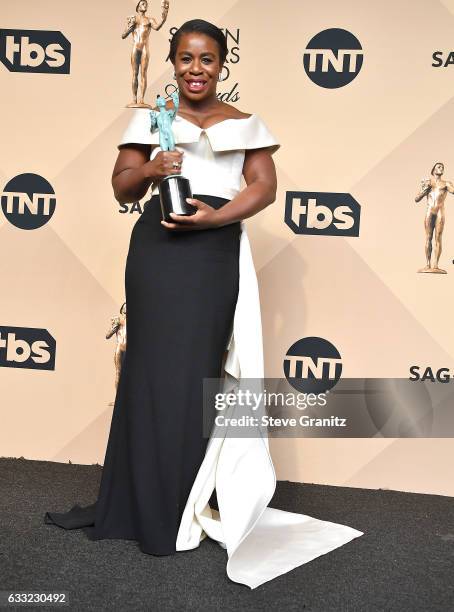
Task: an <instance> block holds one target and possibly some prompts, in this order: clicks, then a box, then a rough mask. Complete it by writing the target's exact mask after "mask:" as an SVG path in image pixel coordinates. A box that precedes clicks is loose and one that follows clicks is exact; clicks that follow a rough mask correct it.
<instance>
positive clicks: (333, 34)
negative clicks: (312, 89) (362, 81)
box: [303, 28, 363, 89]
mask: <svg viewBox="0 0 454 612" xmlns="http://www.w3.org/2000/svg"><path fill="white" fill-rule="evenodd" d="M303 64H304V69H305V71H306V74H307V76H308V77H309V78H310V79H311V81H312V82H313V83H315V84H316V85H319V86H320V87H325V88H327V89H336V88H337V87H344V85H348V84H349V83H351V81H353V79H354V78H355V77H356V76H357V75H358V73H359V71H360V70H361V66H362V65H363V50H362V47H361V45H360V42H359V40H358V39H357V38H356V37H355V36H353V34H351V33H350V32H348V31H347V30H343V29H341V28H329V29H328V30H323V32H319V33H318V34H316V35H315V36H314V37H313V38H312V39H311V40H310V41H309V43H308V45H307V47H306V50H305V52H304V56H303Z"/></svg>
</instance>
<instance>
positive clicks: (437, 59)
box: [432, 51, 454, 68]
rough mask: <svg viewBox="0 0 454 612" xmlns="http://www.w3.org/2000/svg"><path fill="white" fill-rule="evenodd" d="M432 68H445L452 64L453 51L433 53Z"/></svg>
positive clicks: (453, 59)
mask: <svg viewBox="0 0 454 612" xmlns="http://www.w3.org/2000/svg"><path fill="white" fill-rule="evenodd" d="M432 60H433V61H432V67H433V68H447V67H448V66H452V65H453V64H454V51H447V52H444V51H434V52H433V53H432Z"/></svg>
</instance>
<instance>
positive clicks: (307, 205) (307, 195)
mask: <svg viewBox="0 0 454 612" xmlns="http://www.w3.org/2000/svg"><path fill="white" fill-rule="evenodd" d="M360 214H361V207H360V205H359V204H358V202H357V201H356V200H355V199H354V198H353V197H352V196H351V195H350V194H349V193H323V192H313V191H287V193H286V197H285V223H286V224H287V225H288V226H289V228H290V229H291V230H292V231H293V232H294V233H295V234H313V235H317V236H318V235H320V236H359V221H360Z"/></svg>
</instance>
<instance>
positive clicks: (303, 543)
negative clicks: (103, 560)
mask: <svg viewBox="0 0 454 612" xmlns="http://www.w3.org/2000/svg"><path fill="white" fill-rule="evenodd" d="M226 55H227V45H226V39H225V37H224V35H223V33H222V32H221V30H219V29H218V28H217V27H216V26H214V25H212V24H210V23H208V22H206V21H203V20H199V19H197V20H192V21H189V22H186V23H185V24H183V25H182V26H181V27H180V28H179V30H178V31H177V32H176V33H175V34H174V36H173V38H172V41H171V46H170V54H169V57H170V59H171V61H172V63H173V65H174V67H175V78H176V81H177V85H178V88H179V97H180V105H179V108H178V112H177V115H176V117H175V119H174V122H173V124H172V127H173V132H174V135H175V141H176V144H177V151H172V152H170V151H168V152H164V151H161V150H160V148H159V146H158V145H159V133H158V132H156V131H155V132H154V133H153V132H151V131H150V116H149V112H147V111H146V110H143V109H137V110H135V111H134V116H133V118H132V119H131V121H130V123H129V125H128V127H127V129H126V132H125V134H124V135H123V138H122V141H121V143H120V145H119V147H120V153H119V155H118V159H117V162H116V164H115V168H114V172H113V179H112V183H113V188H114V192H115V197H116V198H117V200H118V201H119V202H133V201H136V200H139V199H141V198H143V196H144V195H145V194H146V193H147V190H148V189H149V187H150V185H152V197H151V200H150V201H149V203H147V204H146V206H145V209H144V212H143V214H142V215H141V217H140V218H139V219H138V221H137V222H136V224H135V226H134V228H133V231H132V235H131V242H130V248H129V252H128V258H127V263H126V276H125V285H126V301H127V308H128V323H127V325H128V332H127V333H128V343H127V349H126V356H125V360H124V364H123V367H122V371H121V375H120V381H119V387H118V391H117V396H116V400H115V406H114V413H113V417H112V426H111V431H110V435H109V442H108V446H107V451H106V457H105V461H104V468H103V474H102V481H101V486H100V492H99V495H98V500H97V502H96V503H95V504H93V505H92V506H88V507H86V508H80V506H78V505H76V506H74V507H73V508H72V509H71V510H70V511H69V512H67V513H65V514H57V513H47V514H46V517H45V522H47V523H55V524H57V525H60V526H62V527H65V528H74V527H84V531H85V532H86V533H87V535H88V536H89V537H90V538H91V539H101V538H125V539H134V540H137V541H138V543H139V546H140V548H141V550H142V551H143V552H146V553H149V554H153V555H168V554H172V553H174V552H176V551H180V550H188V549H192V548H195V547H197V546H198V545H199V544H200V542H201V540H202V539H203V538H204V537H206V536H209V537H210V538H213V539H214V540H216V541H218V542H219V544H220V545H221V546H223V547H224V548H226V549H227V553H228V563H227V573H228V576H229V577H230V578H231V579H232V580H234V581H236V582H240V583H243V584H246V585H248V586H250V587H251V588H254V587H256V586H258V585H260V584H262V583H263V582H266V581H267V580H270V579H271V578H274V577H276V576H278V575H280V574H282V573H284V572H286V571H289V570H290V569H292V568H294V567H296V566H298V565H300V564H301V563H304V562H306V561H309V560H310V559H313V558H314V557H317V556H319V555H320V554H324V553H326V552H328V551H329V550H332V549H333V548H336V547H337V546H341V545H342V544H345V543H346V542H348V541H350V540H351V539H353V538H355V537H357V536H359V535H361V532H359V531H357V530H355V529H352V528H350V527H346V526H344V525H336V524H334V523H328V522H324V521H319V520H317V519H313V518H312V517H308V516H305V515H301V514H295V513H290V512H283V511H281V510H276V509H273V508H268V507H267V504H268V503H269V501H270V500H271V497H272V496H273V493H274V490H275V485H276V477H275V473H274V468H273V463H272V460H271V457H270V455H269V451H268V441H267V439H266V438H264V437H262V436H261V435H260V434H259V433H257V434H254V435H251V436H250V437H249V438H238V437H235V436H226V435H225V434H224V435H218V433H217V431H216V429H213V430H212V431H211V437H210V439H209V441H208V440H207V439H206V438H203V436H202V429H203V415H202V405H203V393H202V383H203V380H204V379H206V378H218V377H220V378H222V379H223V390H224V391H227V390H231V389H238V388H239V386H240V385H241V383H242V379H248V381H249V380H250V379H253V380H254V381H260V380H261V379H263V355H262V335H261V323H260V304H259V293H258V286H257V278H256V274H255V270H254V266H253V261H252V256H251V251H250V248H249V241H248V238H247V233H246V228H245V224H244V223H243V220H244V219H246V218H248V217H251V216H253V215H254V214H256V213H257V212H259V211H260V210H262V209H263V208H265V207H266V206H268V205H269V204H271V203H272V202H273V201H274V199H275V195H276V172H275V166H274V163H273V159H272V154H273V153H274V152H275V151H276V150H277V148H278V147H279V144H278V143H277V141H276V139H275V138H274V136H273V135H272V134H271V133H270V132H269V130H268V128H267V127H266V125H265V124H264V122H263V121H262V120H261V119H260V118H259V117H258V115H256V114H246V113H243V112H240V111H239V110H237V109H235V108H233V107H231V106H230V105H228V104H225V103H222V102H219V101H218V100H217V98H216V85H217V82H218V76H219V73H220V72H221V70H222V66H223V63H224V61H225V59H226ZM167 104H168V107H169V108H170V107H171V105H172V102H170V101H168V103H167ZM172 173H174V174H179V173H181V174H183V175H184V176H186V177H188V178H189V179H190V182H191V187H192V191H193V194H194V196H195V197H194V198H193V199H191V200H190V203H192V204H193V205H194V206H195V207H196V208H197V212H196V213H195V214H194V215H192V216H189V217H183V216H179V215H175V216H174V217H173V220H172V221H171V222H165V221H162V220H161V211H160V207H159V197H158V183H159V180H161V179H162V178H163V177H165V176H167V175H169V174H172ZM242 175H243V176H244V178H245V182H246V184H247V187H246V188H245V189H243V190H242V191H241V190H240V179H241V176H242ZM207 417H208V421H209V423H208V424H209V425H210V426H211V425H212V424H213V417H214V415H213V412H210V411H208V415H205V418H207ZM214 490H216V493H217V500H218V504H219V512H218V511H216V510H214V509H213V508H211V506H210V504H209V502H210V497H211V495H212V494H213V491H214ZM221 519H222V520H221Z"/></svg>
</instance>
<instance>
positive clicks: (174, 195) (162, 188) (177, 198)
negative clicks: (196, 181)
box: [150, 92, 197, 222]
mask: <svg viewBox="0 0 454 612" xmlns="http://www.w3.org/2000/svg"><path fill="white" fill-rule="evenodd" d="M171 97H172V100H173V104H174V108H172V109H166V102H165V100H164V98H163V97H162V96H157V101H156V105H157V107H158V108H159V111H155V110H151V111H150V118H151V127H150V130H151V131H152V132H154V131H155V130H156V129H158V130H159V146H160V147H161V151H175V150H176V147H175V138H174V136H173V132H172V121H173V119H174V118H175V115H176V114H177V110H178V104H179V98H178V93H177V92H173V93H172V95H171ZM158 187H159V199H160V201H161V212H162V218H163V219H164V221H169V222H172V221H175V220H174V219H172V217H171V216H170V213H172V212H173V213H176V214H177V215H194V214H195V213H196V212H197V208H196V207H195V206H192V205H191V204H189V203H188V202H186V198H192V191H191V185H190V183H189V179H187V178H186V177H184V176H183V175H182V174H170V175H169V176H166V177H164V178H163V179H162V180H161V181H160V182H159V184H158Z"/></svg>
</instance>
